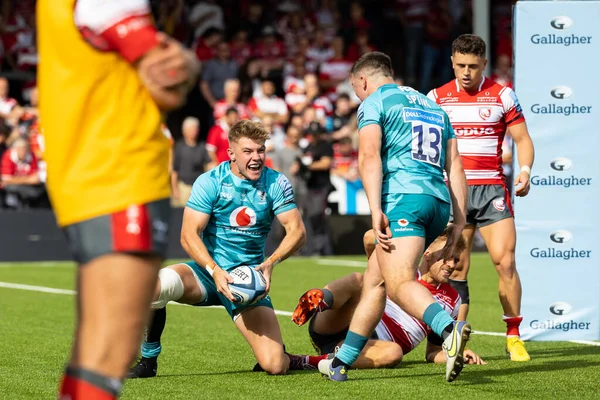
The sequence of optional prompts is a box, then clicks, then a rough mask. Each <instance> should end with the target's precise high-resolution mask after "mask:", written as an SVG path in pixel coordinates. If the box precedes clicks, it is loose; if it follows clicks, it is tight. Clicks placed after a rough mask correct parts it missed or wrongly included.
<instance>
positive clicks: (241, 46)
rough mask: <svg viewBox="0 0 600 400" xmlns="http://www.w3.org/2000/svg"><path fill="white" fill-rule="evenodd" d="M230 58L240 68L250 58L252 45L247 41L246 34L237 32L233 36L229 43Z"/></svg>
mask: <svg viewBox="0 0 600 400" xmlns="http://www.w3.org/2000/svg"><path fill="white" fill-rule="evenodd" d="M230 47H231V58H232V59H233V60H234V61H235V62H236V63H237V64H238V65H239V66H242V65H244V64H245V63H246V61H248V59H249V58H250V57H252V44H250V42H249V41H248V32H247V31H245V30H239V31H237V32H236V33H235V35H233V39H232V40H231V43H230Z"/></svg>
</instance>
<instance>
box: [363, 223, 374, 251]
mask: <svg viewBox="0 0 600 400" xmlns="http://www.w3.org/2000/svg"><path fill="white" fill-rule="evenodd" d="M363 246H364V248H365V253H366V254H367V256H370V255H371V253H373V251H375V233H374V232H373V230H372V229H369V230H368V231H366V232H365V234H364V235H363Z"/></svg>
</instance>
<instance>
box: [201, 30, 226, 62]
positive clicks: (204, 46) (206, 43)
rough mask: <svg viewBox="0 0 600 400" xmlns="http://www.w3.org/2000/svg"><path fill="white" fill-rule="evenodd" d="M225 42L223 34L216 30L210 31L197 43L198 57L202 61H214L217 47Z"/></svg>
mask: <svg viewBox="0 0 600 400" xmlns="http://www.w3.org/2000/svg"><path fill="white" fill-rule="evenodd" d="M222 41H223V34H222V33H221V31H220V30H218V29H216V28H210V29H208V30H207V31H206V32H205V33H204V35H202V37H201V38H198V41H197V42H196V46H195V48H196V57H197V58H198V60H200V61H208V60H212V59H213V58H215V57H216V56H217V46H218V45H219V43H221V42H222Z"/></svg>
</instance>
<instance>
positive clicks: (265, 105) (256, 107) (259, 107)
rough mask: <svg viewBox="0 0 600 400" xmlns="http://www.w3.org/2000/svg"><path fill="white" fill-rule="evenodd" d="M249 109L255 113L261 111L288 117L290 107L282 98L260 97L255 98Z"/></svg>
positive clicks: (252, 99) (250, 102)
mask: <svg viewBox="0 0 600 400" xmlns="http://www.w3.org/2000/svg"><path fill="white" fill-rule="evenodd" d="M248 107H250V110H251V111H252V112H253V113H256V112H257V111H260V112H262V113H264V114H277V115H286V114H287V113H288V107H287V104H286V103H285V100H283V99H282V98H281V97H278V96H270V97H267V96H260V97H253V98H251V99H250V101H249V102H248Z"/></svg>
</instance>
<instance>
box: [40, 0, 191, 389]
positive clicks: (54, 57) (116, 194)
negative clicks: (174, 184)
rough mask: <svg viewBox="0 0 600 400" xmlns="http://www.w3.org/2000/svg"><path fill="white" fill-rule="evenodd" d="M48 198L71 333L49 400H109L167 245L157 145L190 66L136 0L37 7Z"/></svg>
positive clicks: (165, 187)
mask: <svg viewBox="0 0 600 400" xmlns="http://www.w3.org/2000/svg"><path fill="white" fill-rule="evenodd" d="M37 27H38V31H37V32H38V34H37V39H38V50H39V55H40V60H41V61H40V65H39V69H38V83H39V89H40V115H41V119H42V120H43V121H44V122H43V125H44V138H45V141H46V151H45V155H44V158H45V159H46V161H47V162H48V191H49V194H50V199H51V201H52V205H53V208H54V211H55V214H56V218H57V220H58V224H59V225H60V226H61V227H62V228H63V230H64V232H65V234H66V236H67V240H68V243H69V247H70V249H71V251H72V253H73V257H74V259H75V261H76V262H77V263H78V264H79V268H78V270H77V293H78V294H77V326H76V328H75V338H74V339H75V340H74V344H73V349H72V354H71V358H70V360H69V363H68V366H67V368H66V372H65V374H64V376H63V381H62V385H61V388H60V398H61V399H69V400H77V399H103V400H110V399H115V398H116V397H117V396H118V395H119V393H120V391H121V387H122V385H123V383H122V379H123V378H124V377H125V374H126V373H127V370H128V368H129V366H130V365H131V362H132V360H133V358H134V357H135V354H136V350H137V348H138V346H139V343H140V339H141V337H142V332H143V328H144V325H145V324H146V321H147V318H148V314H149V313H148V306H149V304H150V301H151V298H152V293H153V290H154V287H155V285H156V279H157V275H158V269H159V268H160V265H161V262H162V259H163V256H164V251H165V250H166V245H167V230H168V222H169V211H170V207H169V200H168V199H169V196H170V188H169V171H168V169H167V168H166V166H167V162H168V146H169V145H168V141H167V139H166V138H165V137H164V135H163V134H162V132H161V129H160V124H161V112H162V111H167V110H171V109H174V108H177V107H179V106H181V105H182V104H183V103H184V101H185V97H186V92H187V89H188V88H189V87H191V85H192V84H193V81H194V80H195V78H196V75H197V73H198V65H197V61H196V59H195V57H194V55H193V54H192V53H190V52H188V51H186V50H184V49H183V48H182V47H181V45H180V44H179V43H178V42H176V41H174V40H173V39H171V38H170V37H168V36H166V35H163V34H160V33H158V32H157V30H156V28H155V26H154V23H153V22H152V16H151V15H150V7H149V4H148V2H147V1H145V0H112V1H106V0H78V1H75V0H52V1H51V0H39V1H38V2H37Z"/></svg>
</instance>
